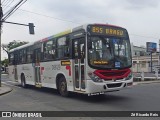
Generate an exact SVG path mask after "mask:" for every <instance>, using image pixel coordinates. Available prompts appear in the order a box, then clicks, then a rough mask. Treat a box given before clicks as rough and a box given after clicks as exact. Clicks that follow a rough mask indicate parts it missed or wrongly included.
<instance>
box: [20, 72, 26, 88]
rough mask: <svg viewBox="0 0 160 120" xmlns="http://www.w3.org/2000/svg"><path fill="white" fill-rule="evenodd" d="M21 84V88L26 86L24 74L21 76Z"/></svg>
mask: <svg viewBox="0 0 160 120" xmlns="http://www.w3.org/2000/svg"><path fill="white" fill-rule="evenodd" d="M21 86H22V87H23V88H26V87H27V85H26V80H25V76H24V75H22V76H21Z"/></svg>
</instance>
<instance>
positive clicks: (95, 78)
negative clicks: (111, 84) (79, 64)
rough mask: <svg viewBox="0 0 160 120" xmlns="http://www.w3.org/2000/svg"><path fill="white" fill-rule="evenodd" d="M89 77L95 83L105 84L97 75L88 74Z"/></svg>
mask: <svg viewBox="0 0 160 120" xmlns="http://www.w3.org/2000/svg"><path fill="white" fill-rule="evenodd" d="M88 76H89V77H90V78H91V79H92V80H93V81H94V82H103V80H102V79H101V78H99V77H98V76H97V75H95V74H94V73H88Z"/></svg>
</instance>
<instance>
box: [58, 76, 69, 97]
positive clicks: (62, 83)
mask: <svg viewBox="0 0 160 120" xmlns="http://www.w3.org/2000/svg"><path fill="white" fill-rule="evenodd" d="M56 87H57V90H58V92H59V93H60V94H61V95H62V96H64V97H67V96H68V95H69V92H68V89H67V81H66V78H65V76H64V75H63V74H58V75H57V77H56Z"/></svg>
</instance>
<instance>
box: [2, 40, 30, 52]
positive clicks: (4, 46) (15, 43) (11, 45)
mask: <svg viewBox="0 0 160 120" xmlns="http://www.w3.org/2000/svg"><path fill="white" fill-rule="evenodd" d="M27 43H28V42H26V41H20V40H13V41H12V42H9V43H8V44H2V46H1V47H2V49H3V50H4V51H5V52H6V53H7V55H8V53H9V51H10V50H11V49H13V48H16V47H19V46H22V45H25V44H27Z"/></svg>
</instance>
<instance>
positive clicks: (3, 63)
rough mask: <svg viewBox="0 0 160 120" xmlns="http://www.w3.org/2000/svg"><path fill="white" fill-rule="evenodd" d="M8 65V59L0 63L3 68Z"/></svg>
mask: <svg viewBox="0 0 160 120" xmlns="http://www.w3.org/2000/svg"><path fill="white" fill-rule="evenodd" d="M8 63H9V61H8V59H4V60H2V61H1V64H2V65H3V66H7V65H8Z"/></svg>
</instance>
